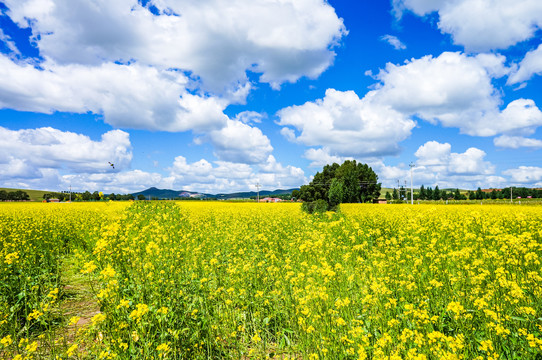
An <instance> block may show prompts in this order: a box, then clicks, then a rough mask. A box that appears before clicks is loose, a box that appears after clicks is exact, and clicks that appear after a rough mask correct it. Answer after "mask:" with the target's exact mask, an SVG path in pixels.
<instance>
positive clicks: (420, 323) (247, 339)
mask: <svg viewBox="0 0 542 360" xmlns="http://www.w3.org/2000/svg"><path fill="white" fill-rule="evenodd" d="M541 257H542V207H541V206H529V205H522V206H516V205H483V206H479V205H469V206H456V205H447V206H446V205H439V206H435V205H416V206H410V205H393V206H392V205H385V206H384V205H380V206H379V205H362V204H343V205H341V212H340V213H338V214H336V213H326V214H323V215H321V216H312V215H307V214H304V213H302V212H301V211H300V205H299V204H292V203H279V204H257V203H226V202H135V203H129V202H116V203H111V202H110V203H71V204H42V203H36V204H28V203H27V204H17V203H13V204H12V203H10V204H2V205H1V206H0V286H1V287H0V358H7V359H11V358H13V359H41V358H43V359H50V358H52V359H55V358H59V359H67V358H73V359H114V358H118V359H228V358H231V359H262V358H274V359H497V358H500V359H539V358H540V357H541V356H542V355H541V354H542V300H541V299H542V268H541V264H540V259H541Z"/></svg>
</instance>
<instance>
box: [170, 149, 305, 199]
mask: <svg viewBox="0 0 542 360" xmlns="http://www.w3.org/2000/svg"><path fill="white" fill-rule="evenodd" d="M170 176H171V177H172V178H173V179H174V182H173V184H174V186H175V187H177V188H182V189H185V190H191V191H200V192H205V193H231V192H236V191H255V190H256V187H255V185H256V184H257V183H260V185H262V189H273V190H274V189H278V188H292V187H298V186H300V185H302V184H304V183H306V182H307V179H306V178H305V176H304V172H303V170H301V169H300V168H297V167H294V166H290V165H288V166H283V165H282V164H280V163H278V162H277V161H276V159H275V158H274V157H273V156H272V155H270V156H269V157H268V158H267V160H266V161H265V162H264V163H263V164H261V165H260V166H259V167H252V166H250V165H247V164H239V163H232V162H227V161H215V162H214V165H213V164H211V163H210V162H208V161H207V160H205V159H201V160H199V161H196V162H194V163H189V162H187V161H186V158H185V157H183V156H177V157H176V158H175V161H174V163H173V166H172V167H171V169H170Z"/></svg>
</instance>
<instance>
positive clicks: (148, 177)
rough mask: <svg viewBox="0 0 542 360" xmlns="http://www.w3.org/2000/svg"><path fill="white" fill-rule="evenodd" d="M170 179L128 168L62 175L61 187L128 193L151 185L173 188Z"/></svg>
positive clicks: (63, 188)
mask: <svg viewBox="0 0 542 360" xmlns="http://www.w3.org/2000/svg"><path fill="white" fill-rule="evenodd" d="M168 180H169V179H167V178H163V177H162V175H161V174H159V173H149V172H146V171H141V170H128V171H122V172H118V173H114V174H100V173H95V174H88V175H85V174H74V175H62V176H60V180H59V182H60V184H61V189H62V190H65V189H68V188H69V187H70V186H71V187H72V189H80V190H79V191H85V190H88V191H91V192H92V191H103V192H104V193H112V192H114V193H118V194H128V193H133V192H137V191H141V190H145V189H148V188H149V187H152V186H154V187H158V188H171V182H170V181H168Z"/></svg>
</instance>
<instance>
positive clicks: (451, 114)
mask: <svg viewBox="0 0 542 360" xmlns="http://www.w3.org/2000/svg"><path fill="white" fill-rule="evenodd" d="M504 61H505V58H504V57H502V56H499V55H493V54H480V55H477V56H467V55H465V54H461V53H450V52H445V53H442V54H441V55H440V56H438V57H436V58H434V57H432V56H424V57H422V58H421V59H413V60H411V61H409V62H407V63H406V64H405V65H401V66H398V65H394V64H387V65H386V68H385V69H383V70H381V71H380V73H379V74H378V75H377V78H378V79H379V80H380V84H378V86H377V89H376V90H373V91H372V92H371V93H370V94H371V95H372V96H373V97H374V99H375V101H376V102H379V103H383V104H389V105H390V106H391V107H392V108H393V109H395V110H397V111H399V112H401V113H402V114H404V115H409V116H413V115H415V116H417V117H419V118H421V119H423V120H426V121H429V122H431V123H440V124H442V125H443V126H445V127H457V128H459V129H460V130H461V132H462V133H465V134H468V135H474V136H494V135H496V134H499V133H505V132H522V133H532V131H533V129H534V128H536V127H537V126H540V125H542V112H540V110H539V109H538V107H537V106H536V105H535V103H534V101H532V100H530V99H518V100H515V101H513V102H511V103H509V104H508V105H507V106H506V108H505V109H504V110H502V111H501V110H500V109H499V107H500V105H501V103H502V99H501V94H500V92H499V91H497V89H495V87H494V86H493V85H492V79H494V78H499V77H502V76H504V75H506V74H507V73H508V72H509V69H508V68H506V67H505V66H504Z"/></svg>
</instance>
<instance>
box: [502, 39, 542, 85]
mask: <svg viewBox="0 0 542 360" xmlns="http://www.w3.org/2000/svg"><path fill="white" fill-rule="evenodd" d="M540 74H542V44H541V45H538V48H536V49H535V50H532V51H529V52H528V53H527V54H526V55H525V57H524V58H523V60H521V63H520V64H519V67H518V68H517V70H516V71H514V72H513V73H512V74H511V75H510V77H509V78H508V83H509V84H517V83H520V82H524V81H527V80H529V79H530V78H531V77H532V76H533V75H540Z"/></svg>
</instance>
